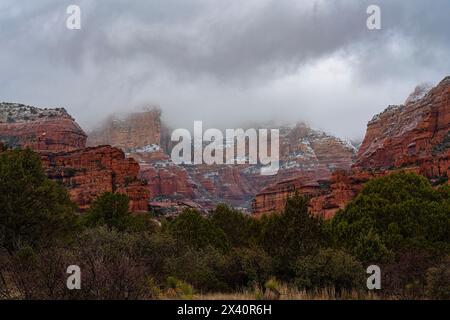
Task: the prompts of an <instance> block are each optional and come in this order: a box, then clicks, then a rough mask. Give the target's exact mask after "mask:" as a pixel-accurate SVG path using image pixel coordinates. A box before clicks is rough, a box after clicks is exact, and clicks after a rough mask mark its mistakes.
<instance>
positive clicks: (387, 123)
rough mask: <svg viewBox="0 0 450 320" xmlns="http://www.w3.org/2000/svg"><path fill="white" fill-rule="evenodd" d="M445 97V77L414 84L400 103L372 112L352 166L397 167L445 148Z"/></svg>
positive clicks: (449, 111) (448, 89) (449, 83)
mask: <svg viewBox="0 0 450 320" xmlns="http://www.w3.org/2000/svg"><path fill="white" fill-rule="evenodd" d="M449 99H450V77H447V78H445V79H444V80H442V81H441V83H439V85H438V86H436V87H435V88H432V89H430V90H427V89H426V88H421V87H418V88H416V90H415V91H414V92H413V94H412V95H411V96H410V97H408V99H407V100H406V103H405V104H404V105H400V106H390V107H389V108H387V109H386V110H385V111H384V112H382V113H380V114H378V115H376V116H375V117H374V118H373V119H372V120H371V121H370V122H369V124H368V125H367V132H366V136H365V138H364V141H363V143H362V145H361V147H360V149H359V152H358V157H357V161H356V163H355V167H359V168H362V169H365V168H389V167H399V166H404V165H409V164H411V163H413V162H416V161H422V160H425V159H429V158H431V157H433V156H436V155H438V154H440V153H442V151H445V149H447V148H448V144H449V140H450V135H449V129H450V125H449V123H450V103H449ZM441 149H442V150H441Z"/></svg>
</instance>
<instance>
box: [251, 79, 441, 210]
mask: <svg viewBox="0 0 450 320" xmlns="http://www.w3.org/2000/svg"><path fill="white" fill-rule="evenodd" d="M449 168H450V77H446V78H445V79H443V80H442V81H441V82H440V83H439V84H438V85H437V86H436V87H434V88H423V87H417V88H416V89H415V90H414V92H413V93H412V94H411V95H410V96H409V97H408V99H407V100H406V101H405V104H404V105H399V106H389V107H388V108H387V109H386V110H384V111H383V112H382V113H380V114H378V115H376V116H375V117H374V118H373V119H372V120H371V121H370V122H369V123H368V126H367V132H366V135H365V138H364V141H363V143H362V144H361V147H360V149H359V151H358V154H357V157H356V161H355V164H354V165H353V166H352V168H351V170H344V171H341V170H337V171H335V172H334V173H333V175H332V176H331V179H329V180H328V181H321V182H319V181H318V183H317V184H316V187H315V188H314V189H313V190H312V189H311V188H308V190H307V192H304V191H303V189H304V188H305V187H308V186H311V185H312V184H311V181H310V180H308V179H305V178H299V179H290V180H286V181H282V182H279V183H276V184H274V185H272V186H270V187H268V188H266V189H264V190H262V191H261V192H260V193H258V194H257V195H256V197H255V200H254V202H253V211H254V213H255V214H256V215H262V214H265V213H270V212H275V211H280V210H282V209H283V207H284V205H285V200H286V199H287V197H288V196H290V195H292V194H293V193H295V192H300V193H305V194H307V195H309V196H310V197H311V201H310V205H311V211H312V212H313V213H314V214H317V215H321V216H323V217H325V218H330V217H332V216H333V215H334V214H335V213H336V211H337V210H339V209H342V208H344V207H345V205H346V204H347V203H348V202H349V201H351V200H352V199H354V197H355V196H356V195H357V194H358V193H359V191H360V190H361V189H362V187H363V185H364V183H365V182H367V181H368V180H369V179H372V178H374V177H379V176H383V175H386V174H390V173H392V172H397V171H398V170H407V171H412V172H416V173H418V174H422V175H424V176H425V177H427V178H428V179H429V180H430V181H431V183H433V184H439V183H442V182H445V181H448V177H449V174H450V169H449Z"/></svg>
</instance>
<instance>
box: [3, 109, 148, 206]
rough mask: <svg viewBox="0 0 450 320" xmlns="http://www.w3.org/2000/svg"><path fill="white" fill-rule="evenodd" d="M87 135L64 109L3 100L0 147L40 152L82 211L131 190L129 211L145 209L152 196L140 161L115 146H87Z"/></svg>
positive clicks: (49, 168) (45, 163) (51, 175)
mask: <svg viewBox="0 0 450 320" xmlns="http://www.w3.org/2000/svg"><path fill="white" fill-rule="evenodd" d="M86 138H87V136H86V134H85V133H84V132H83V130H82V129H81V128H80V126H79V125H78V124H77V123H76V122H75V120H74V119H73V118H72V117H71V116H70V115H69V114H68V113H67V111H66V110H65V109H63V108H59V109H40V108H35V107H31V106H25V105H20V104H13V103H2V104H0V145H3V144H5V145H7V146H9V147H21V148H25V147H29V148H31V149H32V150H34V151H36V152H39V153H40V154H41V158H42V163H43V166H44V169H45V170H46V172H47V175H48V176H49V178H51V179H53V180H56V181H61V182H62V184H63V185H64V186H66V187H67V188H68V190H69V194H70V197H71V199H72V200H73V201H74V202H75V203H77V204H78V206H79V207H80V209H82V210H84V209H87V208H88V207H89V205H90V204H91V203H92V201H93V200H94V199H95V198H97V197H98V196H99V195H101V194H102V193H103V192H107V191H109V192H121V193H125V194H127V195H128V196H129V198H130V210H131V211H147V208H148V203H147V202H148V199H149V196H150V194H149V191H148V188H147V187H146V186H145V183H143V181H141V180H140V179H139V177H138V175H139V164H138V163H137V162H136V161H134V160H133V159H127V158H126V157H125V154H124V153H123V152H122V151H121V150H120V149H117V148H113V147H111V146H102V147H93V148H86Z"/></svg>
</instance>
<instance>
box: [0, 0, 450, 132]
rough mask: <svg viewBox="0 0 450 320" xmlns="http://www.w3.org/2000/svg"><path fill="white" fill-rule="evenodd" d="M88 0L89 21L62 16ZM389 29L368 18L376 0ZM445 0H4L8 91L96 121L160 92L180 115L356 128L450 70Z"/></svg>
mask: <svg viewBox="0 0 450 320" xmlns="http://www.w3.org/2000/svg"><path fill="white" fill-rule="evenodd" d="M69 4H78V5H80V7H81V10H82V29H81V30H79V31H70V30H67V29H66V28H65V19H66V17H67V15H66V13H65V10H66V7H67V6H68V5H69ZM369 4H377V5H379V6H380V7H381V10H382V28H383V29H382V30H376V31H369V30H368V29H367V28H366V19H367V14H366V8H367V6H368V5H369ZM449 9H450V4H449V3H448V1H445V0H435V1H419V0H409V1H392V0H386V1H357V0H354V1H350V0H340V1H339V0H338V1H319V0H318V1H294V0H293V1H285V0H276V1H269V0H249V1H239V2H238V1H223V0H212V1H211V0H191V1H182V0H179V1H176V0H164V1H162V0H159V1H155V0H153V1H130V0H128V1H125V0H108V1H106V0H103V1H95V2H94V1H75V0H73V1H56V0H54V1H50V0H47V1H42V0H40V1H28V2H20V3H18V2H17V1H12V0H9V1H3V2H2V4H0V14H1V15H0V39H1V40H2V44H3V46H2V50H1V51H0V59H1V62H0V72H1V73H2V75H3V77H2V80H1V82H0V99H1V100H13V101H19V102H26V103H30V104H37V105H43V106H46V105H63V106H66V107H67V108H68V109H69V110H70V112H71V113H73V114H74V116H75V117H76V118H77V119H79V121H80V122H81V123H82V124H83V125H86V126H93V125H95V123H96V122H97V120H98V119H100V118H101V117H103V116H105V115H106V114H108V113H110V112H112V111H126V110H128V109H129V108H132V107H136V106H139V105H142V104H149V103H151V104H159V105H161V107H162V108H163V111H164V114H165V117H166V118H167V119H168V120H169V122H171V123H172V124H173V125H176V126H181V125H186V126H188V125H189V123H190V122H191V120H194V119H203V120H208V121H210V122H211V123H212V124H217V125H219V124H221V125H230V124H231V125H232V124H233V123H235V122H236V118H238V119H239V120H240V121H245V120H254V119H256V120H261V121H264V120H268V119H269V118H277V119H278V120H279V121H295V120H297V119H298V120H300V119H306V120H309V121H310V122H312V124H314V125H316V126H319V127H321V128H323V129H325V130H328V131H332V132H334V133H337V134H340V135H344V136H351V137H354V136H359V135H361V134H362V133H363V132H364V128H365V123H366V122H367V120H368V119H370V117H371V115H373V114H374V113H376V112H379V111H381V110H382V109H383V108H384V107H385V106H386V105H387V104H390V103H401V102H402V100H403V99H404V98H405V96H406V95H407V94H408V92H409V91H411V90H412V89H413V87H414V85H416V84H418V83H419V82H422V81H431V82H436V81H438V80H440V78H442V77H444V76H445V75H446V74H449V73H450V59H449V58H448V52H449V49H450V33H449V32H448V30H450V20H449V19H448V18H447V16H448V12H449Z"/></svg>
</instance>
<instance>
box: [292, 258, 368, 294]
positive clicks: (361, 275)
mask: <svg viewBox="0 0 450 320" xmlns="http://www.w3.org/2000/svg"><path fill="white" fill-rule="evenodd" d="M364 283H365V270H364V268H363V266H362V265H361V263H360V262H359V261H357V260H356V259H355V258H354V257H352V256H351V255H349V254H347V253H345V252H342V251H334V250H332V249H326V250H321V251H320V252H319V253H318V254H316V255H311V256H308V257H306V258H300V259H298V260H297V262H296V264H295V284H296V285H297V286H298V287H299V288H301V289H308V290H311V289H322V288H335V289H336V291H337V292H338V293H340V292H341V291H342V290H348V291H350V290H352V289H361V288H362V287H363V285H364Z"/></svg>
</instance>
